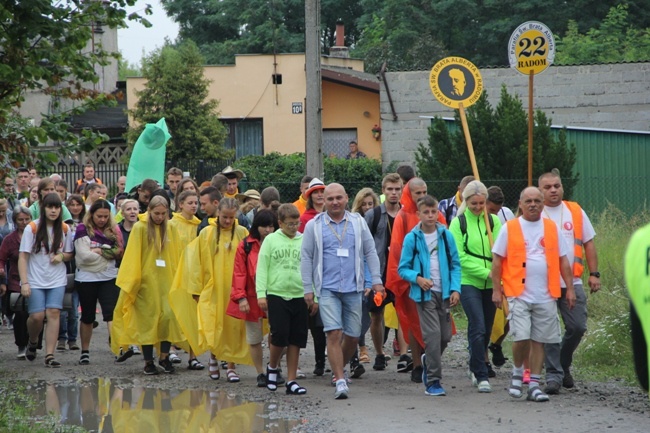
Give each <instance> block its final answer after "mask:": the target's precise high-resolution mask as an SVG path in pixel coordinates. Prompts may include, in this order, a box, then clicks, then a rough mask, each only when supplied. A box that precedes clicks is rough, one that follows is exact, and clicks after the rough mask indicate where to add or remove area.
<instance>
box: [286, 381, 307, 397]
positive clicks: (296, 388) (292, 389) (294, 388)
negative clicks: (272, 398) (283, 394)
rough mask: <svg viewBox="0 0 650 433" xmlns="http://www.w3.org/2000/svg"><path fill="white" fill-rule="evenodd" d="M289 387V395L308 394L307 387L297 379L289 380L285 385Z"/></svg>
mask: <svg viewBox="0 0 650 433" xmlns="http://www.w3.org/2000/svg"><path fill="white" fill-rule="evenodd" d="M285 386H286V387H287V395H305V394H307V389H305V388H303V387H302V386H300V385H298V382H296V381H295V380H292V381H291V382H287V384H286V385H285Z"/></svg>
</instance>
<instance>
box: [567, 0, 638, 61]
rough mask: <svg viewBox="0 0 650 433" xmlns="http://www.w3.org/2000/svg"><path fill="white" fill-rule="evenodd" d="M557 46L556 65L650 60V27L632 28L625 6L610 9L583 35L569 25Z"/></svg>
mask: <svg viewBox="0 0 650 433" xmlns="http://www.w3.org/2000/svg"><path fill="white" fill-rule="evenodd" d="M556 43H557V54H556V56H555V63H556V64H558V65H570V64H576V63H577V64H579V63H611V62H632V61H639V60H650V27H648V28H645V29H639V28H638V27H636V26H635V25H634V24H632V20H631V17H630V13H629V6H628V5H627V4H620V5H617V6H614V7H612V8H611V9H610V10H609V13H608V14H607V17H606V18H605V19H604V20H603V21H602V22H601V23H599V25H598V27H594V28H591V29H589V30H588V31H587V32H585V33H580V29H579V27H578V23H577V22H576V21H575V20H571V21H569V24H568V29H567V32H566V34H565V35H564V37H563V38H557V41H556Z"/></svg>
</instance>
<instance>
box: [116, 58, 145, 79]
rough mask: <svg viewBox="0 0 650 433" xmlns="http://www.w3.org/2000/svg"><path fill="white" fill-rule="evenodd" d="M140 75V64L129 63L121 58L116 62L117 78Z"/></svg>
mask: <svg viewBox="0 0 650 433" xmlns="http://www.w3.org/2000/svg"><path fill="white" fill-rule="evenodd" d="M141 75H142V71H141V68H140V65H138V64H137V63H131V62H129V61H128V60H126V59H124V58H121V59H119V60H118V63H117V79H118V80H120V81H124V80H126V79H127V78H128V77H139V76H141Z"/></svg>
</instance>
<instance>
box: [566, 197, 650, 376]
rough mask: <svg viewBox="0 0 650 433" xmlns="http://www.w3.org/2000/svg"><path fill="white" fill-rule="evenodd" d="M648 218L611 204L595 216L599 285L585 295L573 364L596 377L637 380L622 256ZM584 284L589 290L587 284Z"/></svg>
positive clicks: (645, 215) (642, 214)
mask: <svg viewBox="0 0 650 433" xmlns="http://www.w3.org/2000/svg"><path fill="white" fill-rule="evenodd" d="M649 220H650V211H648V210H644V211H642V212H639V213H637V214H635V215H634V216H632V217H628V216H627V215H625V214H624V213H623V212H621V211H620V210H619V209H617V208H615V207H614V206H613V205H610V206H608V207H607V208H606V209H605V210H604V211H603V212H602V213H601V214H599V215H597V216H596V217H595V218H594V228H595V230H596V233H597V236H596V238H595V242H596V250H597V252H598V262H599V266H598V267H599V271H600V272H601V273H602V277H601V284H602V287H601V289H600V291H598V292H597V293H596V294H593V295H587V297H588V301H587V309H588V312H589V319H588V324H587V333H586V334H585V336H584V338H583V340H582V343H581V344H580V346H579V347H578V350H577V352H576V357H575V362H574V364H575V366H576V368H577V369H579V370H580V371H581V372H585V373H587V374H588V375H589V376H591V377H592V378H593V379H595V380H603V381H605V380H611V379H612V378H620V379H623V380H625V381H626V382H629V383H636V376H635V373H634V364H633V360H632V346H631V338H630V324H629V305H630V304H629V302H630V301H629V297H628V293H627V290H626V286H625V279H624V275H623V257H624V253H625V248H626V246H627V243H628V241H629V239H630V236H631V235H632V233H633V232H634V231H635V230H636V229H637V228H639V227H641V226H642V225H644V224H647V222H648V221H649ZM586 275H587V276H588V274H586ZM584 279H585V281H586V276H585V278H584ZM584 287H585V291H587V292H588V291H589V287H588V285H587V284H585V286H584Z"/></svg>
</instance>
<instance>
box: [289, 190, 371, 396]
mask: <svg viewBox="0 0 650 433" xmlns="http://www.w3.org/2000/svg"><path fill="white" fill-rule="evenodd" d="M347 203H348V196H347V194H346V193H345V189H344V188H343V186H342V185H340V184H338V183H332V184H329V185H328V186H327V187H326V188H325V208H326V209H327V211H326V212H323V213H320V214H318V215H317V216H316V217H314V218H313V219H312V220H311V221H309V222H308V223H307V226H306V227H305V232H304V234H303V243H302V249H301V252H300V258H301V264H300V265H301V266H300V268H301V274H302V283H303V286H304V289H305V302H306V303H307V306H308V307H309V309H310V310H311V312H312V314H314V313H315V310H316V309H319V310H320V315H321V319H322V320H323V325H324V330H325V333H326V334H327V356H328V358H329V362H330V366H331V367H332V372H333V374H334V380H335V384H336V392H335V393H334V398H336V399H345V398H348V393H349V389H348V384H347V378H346V375H345V373H344V371H343V367H344V365H346V364H347V363H348V362H349V361H350V358H351V357H352V355H353V354H354V351H355V350H356V347H357V343H358V340H359V335H360V334H361V297H362V296H364V295H366V296H367V295H369V294H370V290H366V287H365V286H367V285H366V284H365V281H364V261H365V263H367V265H368V269H369V271H370V275H371V280H372V282H371V285H372V290H374V291H376V292H379V293H381V294H383V293H384V286H383V285H382V282H381V273H380V268H379V258H378V257H377V252H376V250H375V242H374V240H373V237H372V234H371V233H370V229H369V228H368V225H367V224H366V221H365V220H364V219H363V217H361V215H359V214H356V213H350V212H348V211H346V206H347ZM364 292H367V293H364ZM314 295H315V296H317V297H318V302H319V303H318V304H315V303H314Z"/></svg>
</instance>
